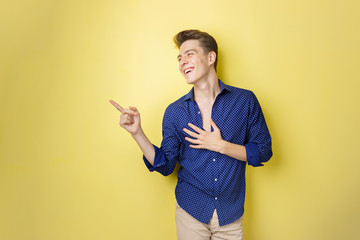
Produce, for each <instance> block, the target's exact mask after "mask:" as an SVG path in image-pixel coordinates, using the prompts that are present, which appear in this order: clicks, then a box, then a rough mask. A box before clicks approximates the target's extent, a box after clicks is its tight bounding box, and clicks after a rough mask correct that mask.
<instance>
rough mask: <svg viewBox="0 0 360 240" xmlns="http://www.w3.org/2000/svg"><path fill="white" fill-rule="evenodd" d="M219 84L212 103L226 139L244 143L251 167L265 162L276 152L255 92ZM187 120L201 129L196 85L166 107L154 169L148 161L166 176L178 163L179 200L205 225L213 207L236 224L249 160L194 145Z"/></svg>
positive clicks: (224, 219)
mask: <svg viewBox="0 0 360 240" xmlns="http://www.w3.org/2000/svg"><path fill="white" fill-rule="evenodd" d="M219 83H220V87H221V92H220V93H219V95H218V96H217V97H216V100H215V102H214V105H213V108H212V119H213V120H214V122H215V123H216V125H217V126H218V127H219V129H220V131H221V135H222V137H223V139H224V140H226V141H229V142H232V143H236V144H240V145H245V148H246V154H247V159H248V164H249V165H252V166H262V164H261V163H262V162H266V161H268V160H269V159H270V158H271V156H272V150H271V137H270V133H269V131H268V128H267V126H266V122H265V119H264V116H263V113H262V111H261V107H260V105H259V103H258V101H257V99H256V97H255V95H254V94H253V93H252V92H251V91H249V90H245V89H240V88H236V87H232V86H228V85H225V84H224V83H223V82H222V81H220V80H219ZM188 123H193V124H194V125H196V126H198V127H200V128H202V119H201V114H199V108H198V105H197V103H196V102H195V100H194V98H193V89H192V90H191V91H190V92H189V93H188V94H186V95H185V96H183V97H181V98H180V99H178V100H177V101H175V102H173V103H172V104H170V105H169V106H168V108H167V109H166V111H165V115H164V119H163V140H162V143H161V147H160V148H158V147H156V146H154V149H155V162H154V167H153V166H151V165H150V164H149V163H148V162H147V160H146V159H145V157H144V161H145V164H146V166H147V167H148V168H149V170H150V171H154V170H155V171H157V172H160V173H161V174H163V175H165V176H167V175H169V174H171V173H172V172H173V171H174V168H175V165H176V162H177V161H178V162H179V164H180V169H179V172H178V183H177V186H176V189H175V194H176V199H177V202H178V204H179V205H180V206H181V207H182V208H183V209H184V210H185V211H186V212H188V213H189V214H191V215H192V216H193V217H194V218H196V219H197V220H199V221H201V222H203V223H209V221H210V219H211V216H212V214H213V212H214V209H215V208H216V210H217V213H218V217H219V223H220V225H221V226H223V225H226V224H229V223H232V222H234V221H236V220H237V219H239V218H240V217H241V216H242V215H243V213H244V200H245V169H246V162H243V161H239V160H236V159H234V158H231V157H229V156H226V155H223V154H220V153H217V152H213V151H209V150H205V149H194V148H190V147H189V142H187V141H186V140H185V136H186V133H184V132H183V130H182V129H183V128H188V126H187V124H188Z"/></svg>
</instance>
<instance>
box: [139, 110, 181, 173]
mask: <svg viewBox="0 0 360 240" xmlns="http://www.w3.org/2000/svg"><path fill="white" fill-rule="evenodd" d="M173 116H174V114H173V110H172V109H171V108H169V107H168V108H167V109H166V111H165V114H164V118H163V129H162V134H163V139H162V142H161V147H160V148H159V147H157V146H155V145H153V146H154V150H155V158H154V166H152V165H151V164H150V163H149V162H148V160H147V159H146V158H145V156H143V159H144V162H145V165H146V167H147V168H148V169H149V171H150V172H153V171H157V172H159V173H161V174H162V175H164V176H168V175H170V174H171V173H172V172H173V171H174V169H175V166H176V162H177V160H178V158H179V149H180V141H179V137H178V132H177V128H176V126H175V122H174V117H173Z"/></svg>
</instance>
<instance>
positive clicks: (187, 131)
mask: <svg viewBox="0 0 360 240" xmlns="http://www.w3.org/2000/svg"><path fill="white" fill-rule="evenodd" d="M183 131H184V132H185V133H187V134H189V135H190V136H191V137H193V138H199V134H197V133H194V132H192V131H190V130H189V129H187V128H184V129H183Z"/></svg>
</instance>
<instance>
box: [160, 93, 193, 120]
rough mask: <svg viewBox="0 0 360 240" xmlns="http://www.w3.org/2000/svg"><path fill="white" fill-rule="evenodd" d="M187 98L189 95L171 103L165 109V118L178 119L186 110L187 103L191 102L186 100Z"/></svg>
mask: <svg viewBox="0 0 360 240" xmlns="http://www.w3.org/2000/svg"><path fill="white" fill-rule="evenodd" d="M186 98H187V94H186V95H184V96H182V97H181V98H179V99H177V100H176V101H174V102H172V103H170V104H169V105H168V106H167V107H166V109H165V114H164V117H166V118H177V116H178V115H179V114H182V113H183V112H184V111H185V109H186V105H187V101H190V100H186Z"/></svg>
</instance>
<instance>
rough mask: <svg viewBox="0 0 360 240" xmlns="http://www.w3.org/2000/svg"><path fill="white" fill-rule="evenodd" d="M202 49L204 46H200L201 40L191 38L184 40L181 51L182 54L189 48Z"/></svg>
mask: <svg viewBox="0 0 360 240" xmlns="http://www.w3.org/2000/svg"><path fill="white" fill-rule="evenodd" d="M192 49H194V50H198V51H199V50H202V47H201V46H200V41H199V40H196V39H191V40H187V41H185V42H183V44H181V46H180V49H179V52H180V54H183V53H184V52H186V51H189V50H192Z"/></svg>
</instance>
